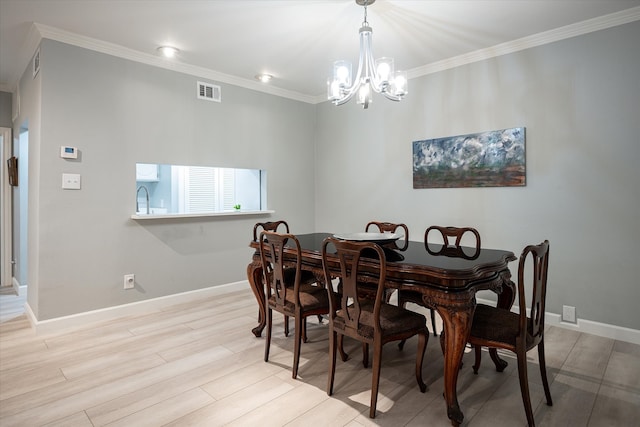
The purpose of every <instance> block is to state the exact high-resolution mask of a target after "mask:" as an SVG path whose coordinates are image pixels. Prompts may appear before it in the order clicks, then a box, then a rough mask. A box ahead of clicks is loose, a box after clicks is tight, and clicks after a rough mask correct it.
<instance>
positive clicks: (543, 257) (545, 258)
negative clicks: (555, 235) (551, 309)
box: [518, 240, 549, 348]
mask: <svg viewBox="0 0 640 427" xmlns="http://www.w3.org/2000/svg"><path fill="white" fill-rule="evenodd" d="M548 270H549V241H548V240H545V241H544V242H542V243H540V244H539V245H529V246H527V247H526V248H524V249H523V250H522V254H521V255H520V262H519V264H518V305H519V310H520V338H521V339H525V338H526V335H529V340H527V347H529V348H530V347H531V346H534V345H537V343H538V342H540V340H541V339H542V336H543V333H544V315H545V300H546V296H547V272H548ZM527 274H530V276H529V278H530V279H531V281H530V282H528V283H527V279H526V277H525V276H527ZM525 285H530V286H531V287H532V293H533V296H532V298H531V312H530V314H529V317H527V304H526V298H525ZM523 342H524V341H523Z"/></svg>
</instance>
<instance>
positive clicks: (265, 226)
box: [253, 221, 289, 242]
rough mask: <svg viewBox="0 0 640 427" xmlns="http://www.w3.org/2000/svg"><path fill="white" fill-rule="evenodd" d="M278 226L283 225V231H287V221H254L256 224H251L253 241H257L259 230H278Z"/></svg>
mask: <svg viewBox="0 0 640 427" xmlns="http://www.w3.org/2000/svg"><path fill="white" fill-rule="evenodd" d="M280 226H283V227H284V231H285V233H289V224H287V221H269V222H258V223H256V225H254V226H253V241H254V242H257V241H258V237H259V236H260V231H262V230H264V231H278V228H280Z"/></svg>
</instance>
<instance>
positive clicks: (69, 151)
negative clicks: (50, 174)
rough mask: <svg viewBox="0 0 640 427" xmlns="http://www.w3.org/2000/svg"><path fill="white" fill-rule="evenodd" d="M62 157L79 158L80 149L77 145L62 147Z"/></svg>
mask: <svg viewBox="0 0 640 427" xmlns="http://www.w3.org/2000/svg"><path fill="white" fill-rule="evenodd" d="M60 157H62V158H63V159H77V158H78V149H77V148H76V147H67V146H64V145H63V146H62V147H60Z"/></svg>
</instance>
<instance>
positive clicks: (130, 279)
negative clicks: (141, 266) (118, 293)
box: [124, 274, 136, 289]
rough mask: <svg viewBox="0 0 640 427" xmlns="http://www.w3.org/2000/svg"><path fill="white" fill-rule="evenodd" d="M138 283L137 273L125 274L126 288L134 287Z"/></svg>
mask: <svg viewBox="0 0 640 427" xmlns="http://www.w3.org/2000/svg"><path fill="white" fill-rule="evenodd" d="M135 285H136V275H135V274H125V275H124V288H125V289H133V288H134V287H135Z"/></svg>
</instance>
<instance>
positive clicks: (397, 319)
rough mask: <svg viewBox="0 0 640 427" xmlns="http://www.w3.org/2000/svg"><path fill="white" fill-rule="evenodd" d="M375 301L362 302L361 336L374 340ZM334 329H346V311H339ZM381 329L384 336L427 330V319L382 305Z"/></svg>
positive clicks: (407, 311) (394, 307) (410, 312)
mask: <svg viewBox="0 0 640 427" xmlns="http://www.w3.org/2000/svg"><path fill="white" fill-rule="evenodd" d="M373 307H374V303H373V301H366V300H361V302H360V311H361V313H360V328H359V335H361V336H363V337H365V338H368V339H373V331H374V327H373V324H374V323H373V322H374V317H373ZM334 327H335V328H336V329H339V330H344V329H345V319H344V311H343V310H338V311H337V312H336V318H335V319H334ZM380 327H381V328H382V336H383V337H386V336H391V335H397V334H401V333H406V332H409V331H413V333H416V332H418V331H426V333H428V330H427V319H426V318H425V317H424V316H423V315H422V314H420V313H416V312H413V311H410V310H406V309H404V308H401V307H398V306H395V305H391V304H382V307H381V308H380Z"/></svg>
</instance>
